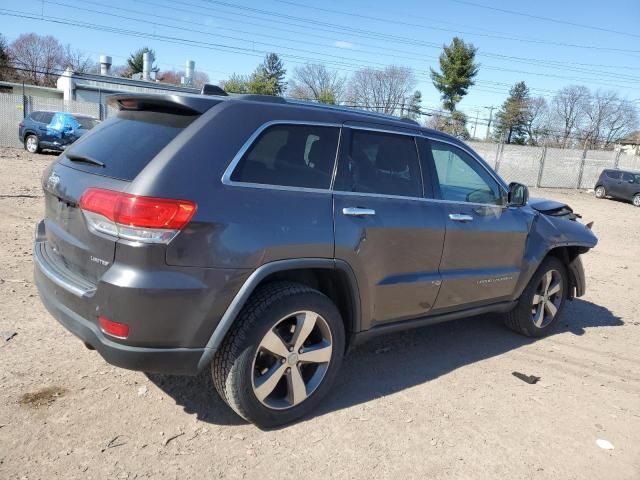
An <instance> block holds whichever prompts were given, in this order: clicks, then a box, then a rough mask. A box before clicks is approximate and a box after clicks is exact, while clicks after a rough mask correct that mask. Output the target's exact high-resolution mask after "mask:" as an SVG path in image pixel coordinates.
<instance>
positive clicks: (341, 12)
mask: <svg viewBox="0 0 640 480" xmlns="http://www.w3.org/2000/svg"><path fill="white" fill-rule="evenodd" d="M274 1H276V2H278V3H284V4H286V5H293V6H296V7H300V8H307V9H311V10H316V11H320V12H327V13H336V14H339V15H347V16H350V17H355V18H363V19H367V20H374V21H377V22H383V23H385V24H389V23H393V24H396V25H403V26H410V27H416V28H421V29H425V30H440V31H443V32H451V33H457V34H465V35H476V36H481V37H487V38H497V39H499V40H509V41H516V42H524V43H536V44H541V45H553V46H560V47H572V48H582V49H588V50H593V49H596V50H608V51H623V50H622V49H618V48H609V47H600V46H597V45H595V46H594V45H581V44H576V43H566V42H555V41H549V40H542V39H535V38H522V37H514V36H511V35H506V34H504V35H503V34H496V33H493V34H492V33H477V32H469V31H464V30H452V29H450V28H443V27H434V26H427V25H424V24H419V23H413V22H406V21H402V20H395V19H393V18H388V17H385V18H383V17H376V16H373V15H364V14H361V13H353V12H346V11H344V10H335V9H331V8H323V7H318V6H312V5H305V4H302V3H298V2H292V1H290V0H274ZM421 18H424V17H421Z"/></svg>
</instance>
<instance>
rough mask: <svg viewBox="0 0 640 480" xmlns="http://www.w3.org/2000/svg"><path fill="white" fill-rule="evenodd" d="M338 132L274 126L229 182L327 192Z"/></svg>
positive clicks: (264, 134)
mask: <svg viewBox="0 0 640 480" xmlns="http://www.w3.org/2000/svg"><path fill="white" fill-rule="evenodd" d="M338 133H339V129H338V128H335V127H321V126H315V125H274V126H272V127H269V128H267V129H266V130H265V131H264V132H262V133H261V134H260V136H259V137H258V139H257V140H256V141H255V142H254V143H253V145H252V146H251V147H250V148H249V150H247V152H246V153H245V155H244V156H243V157H242V159H241V160H240V162H239V163H238V165H237V166H236V168H235V170H234V171H233V174H232V175H231V180H233V181H235V182H247V183H261V184H267V185H282V186H288V187H306V188H329V186H330V184H331V176H332V174H333V164H334V162H335V158H336V151H337V149H338Z"/></svg>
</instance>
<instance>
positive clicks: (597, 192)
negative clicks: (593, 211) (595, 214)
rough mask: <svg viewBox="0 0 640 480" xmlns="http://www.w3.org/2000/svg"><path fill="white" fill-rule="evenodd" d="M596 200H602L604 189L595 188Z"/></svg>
mask: <svg viewBox="0 0 640 480" xmlns="http://www.w3.org/2000/svg"><path fill="white" fill-rule="evenodd" d="M596 198H604V187H598V188H596Z"/></svg>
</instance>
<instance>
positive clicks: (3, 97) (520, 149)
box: [0, 93, 640, 188]
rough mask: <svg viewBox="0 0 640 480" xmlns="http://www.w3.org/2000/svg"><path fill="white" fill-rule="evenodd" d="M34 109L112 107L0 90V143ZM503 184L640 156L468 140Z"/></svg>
mask: <svg viewBox="0 0 640 480" xmlns="http://www.w3.org/2000/svg"><path fill="white" fill-rule="evenodd" d="M34 111H48V112H71V113H82V114H85V115H91V116H93V117H96V118H100V119H105V118H108V117H109V116H112V115H115V114H116V109H114V108H113V107H110V106H107V105H104V104H100V103H93V102H78V101H70V102H65V101H64V100H62V99H57V98H50V97H40V96H29V95H16V94H8V93H0V146H3V147H16V148H21V147H22V144H21V143H20V140H19V138H18V124H19V123H20V121H21V120H22V119H23V118H24V117H25V116H26V115H27V114H29V113H31V112H34ZM468 145H469V146H470V147H471V148H473V149H474V150H475V151H476V152H477V153H478V154H479V155H480V156H481V157H482V158H484V159H485V160H486V161H487V163H488V164H489V165H491V166H492V167H493V168H494V169H495V170H496V171H497V172H498V173H499V174H500V176H502V178H504V179H505V180H506V181H507V182H520V183H524V184H525V185H528V186H532V187H549V188H593V186H594V184H595V182H596V180H597V179H598V177H599V176H600V173H601V172H602V170H603V169H605V168H624V169H628V170H638V171H640V156H638V155H630V154H625V153H624V152H621V151H617V152H616V151H604V150H586V151H584V150H575V149H562V148H552V147H531V146H526V145H506V144H499V143H490V142H468Z"/></svg>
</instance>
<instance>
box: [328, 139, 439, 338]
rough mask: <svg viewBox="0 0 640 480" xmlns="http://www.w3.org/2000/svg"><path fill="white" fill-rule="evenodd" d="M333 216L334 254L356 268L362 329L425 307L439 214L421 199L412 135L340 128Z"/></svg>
mask: <svg viewBox="0 0 640 480" xmlns="http://www.w3.org/2000/svg"><path fill="white" fill-rule="evenodd" d="M429 189H430V187H429ZM428 193H429V192H428ZM334 218H335V256H336V258H338V259H341V260H344V261H346V262H348V263H349V264H350V265H351V267H352V268H353V269H354V271H355V273H356V276H357V278H358V282H359V288H360V295H361V298H362V309H363V318H364V319H365V322H367V320H370V321H371V324H365V325H363V327H364V328H369V327H370V326H375V325H376V324H382V323H387V322H391V321H395V320H403V319H409V318H415V317H420V316H423V315H425V314H426V313H428V312H429V311H430V310H431V309H432V307H433V304H434V301H435V299H436V296H437V294H438V290H439V288H440V275H439V273H438V265H439V263H440V256H441V253H442V244H443V240H444V219H443V214H442V206H441V205H440V204H438V203H434V202H429V201H426V200H425V198H424V195H423V185H422V172H421V167H420V162H419V153H418V148H417V143H416V138H415V137H414V136H413V135H411V134H406V133H399V132H398V133H396V132H389V131H376V130H364V129H359V128H348V127H344V128H343V130H342V137H341V147H340V155H339V160H338V167H337V173H336V179H335V185H334Z"/></svg>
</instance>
